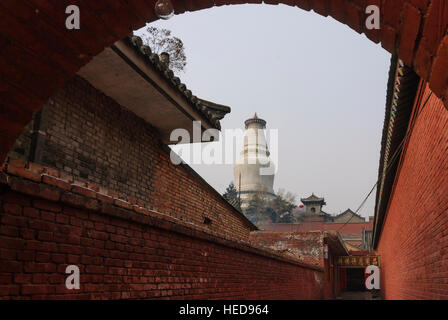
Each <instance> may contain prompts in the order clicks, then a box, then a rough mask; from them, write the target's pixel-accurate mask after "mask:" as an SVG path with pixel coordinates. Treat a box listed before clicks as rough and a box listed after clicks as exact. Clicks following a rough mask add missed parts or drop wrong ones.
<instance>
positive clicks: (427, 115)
mask: <svg viewBox="0 0 448 320" xmlns="http://www.w3.org/2000/svg"><path fill="white" fill-rule="evenodd" d="M422 89H423V90H425V91H424V94H423V97H422V99H421V101H420V102H419V103H418V106H417V108H419V109H421V108H422V101H425V100H426V98H427V96H428V95H429V93H430V90H429V89H428V87H427V86H424V87H422ZM401 161H402V162H401V168H399V171H398V172H397V177H396V179H395V185H394V189H393V190H392V195H391V200H390V202H389V208H388V210H387V215H386V218H385V223H384V227H383V230H382V234H381V237H380V242H379V246H378V253H379V255H381V275H382V277H381V280H382V281H381V286H382V291H383V294H384V295H385V297H386V298H388V299H448V272H447V270H448V111H447V110H446V109H445V108H444V106H443V103H442V101H441V100H439V99H438V98H437V97H436V96H435V95H434V94H433V95H432V97H431V98H430V100H429V101H428V103H427V105H426V106H425V107H424V109H423V110H422V111H421V113H420V115H419V117H418V119H417V120H416V123H415V127H414V129H413V132H412V136H411V138H410V140H409V143H408V145H407V146H406V149H405V151H404V154H403V155H402V159H401Z"/></svg>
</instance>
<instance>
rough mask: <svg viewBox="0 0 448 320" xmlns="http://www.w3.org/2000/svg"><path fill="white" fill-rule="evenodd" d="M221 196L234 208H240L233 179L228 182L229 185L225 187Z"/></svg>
mask: <svg viewBox="0 0 448 320" xmlns="http://www.w3.org/2000/svg"><path fill="white" fill-rule="evenodd" d="M222 196H223V197H224V199H226V200H227V201H228V202H229V203H230V204H231V205H233V206H234V207H235V208H237V209H238V210H241V207H240V201H239V198H238V191H237V190H236V188H235V185H234V184H233V181H232V182H230V184H229V186H228V187H227V188H226V192H225V193H224V194H223V195H222Z"/></svg>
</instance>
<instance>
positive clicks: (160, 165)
mask: <svg viewBox="0 0 448 320" xmlns="http://www.w3.org/2000/svg"><path fill="white" fill-rule="evenodd" d="M35 119H36V117H35ZM35 121H36V120H34V122H33V123H31V125H29V126H28V128H29V129H31V128H34V129H35V131H38V132H39V133H40V134H39V135H38V136H37V140H36V143H35V145H36V147H35V150H34V151H32V150H26V147H27V146H28V147H29V148H31V149H32V148H33V147H32V144H31V143H30V142H28V141H27V140H29V139H31V137H32V134H30V133H29V132H28V130H27V131H25V132H24V133H23V134H22V136H21V137H20V138H19V139H18V141H17V142H16V146H15V148H14V149H13V150H14V152H13V153H11V154H12V155H14V156H17V154H18V152H17V149H18V148H19V149H20V148H21V149H24V152H23V154H22V158H23V159H29V155H30V154H32V153H34V154H35V158H34V159H31V160H32V161H33V162H35V163H37V164H40V165H43V166H46V167H53V168H56V169H58V170H60V171H61V172H62V173H63V174H64V175H66V176H67V175H68V176H71V177H72V178H73V179H74V180H78V181H86V182H89V183H90V184H95V185H97V186H99V187H102V188H107V190H108V191H113V192H115V193H116V194H117V195H118V196H120V197H121V198H123V199H133V200H135V201H140V202H142V203H144V204H145V205H144V206H145V207H148V208H150V209H153V210H156V211H159V212H161V213H164V214H168V215H171V216H173V217H176V218H179V219H181V220H183V221H186V222H192V223H195V224H203V223H204V219H205V218H209V219H210V220H211V221H212V222H211V224H210V225H209V228H210V229H212V230H220V231H224V232H227V233H229V234H231V235H234V236H239V237H242V238H247V236H248V234H249V232H250V230H251V229H253V228H254V226H252V225H251V224H250V223H248V221H247V219H245V218H243V216H242V214H240V213H239V212H237V211H236V210H235V209H234V208H233V207H232V206H231V205H229V204H228V203H227V201H225V200H224V199H223V198H222V197H221V195H220V194H219V193H218V192H216V191H215V190H214V189H213V188H212V187H211V186H210V185H208V184H207V183H206V182H205V181H204V180H203V179H202V178H200V177H199V175H198V174H196V173H195V172H194V171H193V170H192V169H191V168H190V167H188V166H187V165H179V166H175V165H173V164H172V163H171V160H170V155H169V150H168V147H167V146H165V145H164V144H163V143H162V142H161V141H160V139H159V135H158V133H157V131H156V130H155V129H154V128H153V127H152V126H150V125H149V124H148V123H146V122H145V121H143V120H142V119H140V118H139V117H137V116H136V115H135V114H133V113H132V112H129V111H128V110H126V109H124V108H123V107H121V106H120V105H119V104H117V103H116V102H115V101H114V100H113V99H111V98H109V97H107V96H106V95H104V94H102V93H101V92H100V91H98V90H97V89H95V88H94V87H93V86H91V85H90V84H89V83H88V82H87V81H85V80H84V79H82V78H80V77H74V78H73V79H72V80H70V81H69V82H68V83H67V84H66V86H65V87H64V88H63V89H61V90H59V91H58V92H57V93H56V94H55V95H54V96H53V97H52V98H50V100H49V101H48V102H47V103H46V105H45V107H44V108H43V109H42V111H41V114H40V116H39V124H36V122H35ZM30 146H31V147H30Z"/></svg>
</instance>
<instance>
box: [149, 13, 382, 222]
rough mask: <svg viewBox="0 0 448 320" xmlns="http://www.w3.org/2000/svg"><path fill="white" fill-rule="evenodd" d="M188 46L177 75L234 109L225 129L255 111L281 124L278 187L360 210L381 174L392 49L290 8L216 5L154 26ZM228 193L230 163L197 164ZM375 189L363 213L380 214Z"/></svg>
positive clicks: (333, 209) (332, 206) (270, 124)
mask: <svg viewBox="0 0 448 320" xmlns="http://www.w3.org/2000/svg"><path fill="white" fill-rule="evenodd" d="M151 25H154V26H156V27H163V28H167V29H170V30H171V31H172V32H173V35H175V36H177V37H179V38H181V39H182V41H183V42H184V45H185V47H186V56H187V68H186V72H185V73H181V74H180V75H179V76H180V78H181V79H182V81H183V82H184V83H185V84H186V85H187V87H188V88H189V89H190V90H192V91H193V94H195V95H196V96H198V97H200V98H203V99H208V100H211V101H214V102H217V103H220V104H225V105H228V106H230V107H231V108H232V112H231V113H230V114H228V115H227V116H226V117H225V118H224V120H222V121H221V125H222V128H223V129H226V128H243V126H244V124H243V122H244V120H246V119H247V118H249V117H251V116H252V115H253V114H254V112H257V113H258V115H259V117H261V118H263V119H265V120H266V121H267V128H268V129H278V130H279V141H280V143H279V159H278V163H277V166H278V172H277V174H276V177H275V182H274V189H275V190H278V189H279V188H282V189H286V190H288V191H291V192H292V193H294V194H296V195H297V198H298V203H299V199H300V197H307V196H309V195H310V194H311V193H312V192H314V193H315V194H316V195H318V196H322V197H325V200H326V202H327V206H326V207H324V210H325V211H326V212H328V213H331V214H338V213H340V212H341V211H343V210H345V209H347V208H351V209H352V210H355V209H356V208H357V207H358V206H359V205H360V203H361V201H362V200H363V198H364V197H365V196H366V195H367V193H368V192H369V190H370V189H371V188H372V186H373V184H374V183H375V182H376V179H377V176H378V162H379V155H380V142H381V132H382V125H383V120H384V108H385V97H386V85H387V77H388V70H389V61H390V54H389V53H388V52H386V51H385V50H384V49H382V48H381V46H380V45H376V44H374V43H373V42H371V41H370V40H368V39H367V38H366V37H365V36H364V35H359V34H358V33H356V32H355V31H353V30H351V29H350V28H349V27H347V26H345V25H343V24H341V23H339V22H338V21H336V20H334V19H332V18H329V17H328V18H324V17H322V16H320V15H318V14H316V13H314V12H307V11H303V10H301V9H299V8H292V7H288V6H284V5H279V6H270V5H237V6H235V5H234V6H225V7H219V8H211V9H208V10H202V11H199V12H193V13H185V14H182V15H179V16H174V17H173V18H171V19H170V20H168V21H157V22H155V23H152V24H151ZM192 167H193V168H194V169H195V170H196V171H197V172H198V173H199V174H200V175H201V176H202V177H204V178H205V179H206V180H207V181H208V182H209V183H210V184H211V185H212V186H213V187H214V188H216V189H217V190H218V191H219V192H220V193H222V192H223V191H224V190H225V188H226V186H227V185H228V184H229V182H230V181H232V180H233V166H232V165H192ZM374 198H375V193H373V194H372V196H371V198H370V200H369V201H368V203H367V204H366V206H365V207H364V208H363V209H362V210H361V211H360V214H361V215H363V216H367V215H373V214H374Z"/></svg>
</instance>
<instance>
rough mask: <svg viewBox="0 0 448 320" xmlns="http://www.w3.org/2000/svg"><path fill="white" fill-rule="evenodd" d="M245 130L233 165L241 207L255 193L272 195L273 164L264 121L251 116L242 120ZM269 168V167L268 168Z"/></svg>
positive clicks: (266, 195) (244, 205)
mask: <svg viewBox="0 0 448 320" xmlns="http://www.w3.org/2000/svg"><path fill="white" fill-rule="evenodd" d="M244 124H245V125H246V132H245V135H244V146H243V150H242V151H241V153H240V158H239V159H238V161H237V163H236V164H235V167H234V179H235V180H234V183H235V187H236V189H237V191H238V193H239V196H240V199H241V208H243V209H244V208H247V206H248V203H249V201H250V198H251V196H252V195H254V194H255V193H258V194H259V195H262V196H265V197H268V198H270V197H274V196H275V194H274V172H275V170H274V169H273V168H274V164H273V163H272V161H271V160H270V157H269V155H270V153H269V149H268V146H267V143H266V136H265V133H264V129H265V128H266V121H264V120H263V119H260V118H258V116H257V114H256V113H255V115H254V116H253V118H251V119H248V120H246V121H245V122H244ZM268 168H270V169H268Z"/></svg>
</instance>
